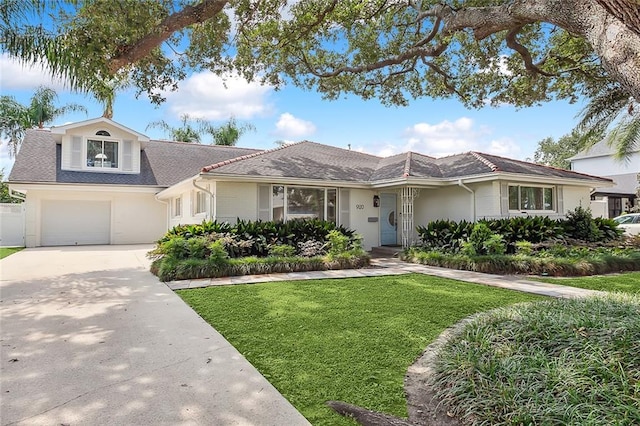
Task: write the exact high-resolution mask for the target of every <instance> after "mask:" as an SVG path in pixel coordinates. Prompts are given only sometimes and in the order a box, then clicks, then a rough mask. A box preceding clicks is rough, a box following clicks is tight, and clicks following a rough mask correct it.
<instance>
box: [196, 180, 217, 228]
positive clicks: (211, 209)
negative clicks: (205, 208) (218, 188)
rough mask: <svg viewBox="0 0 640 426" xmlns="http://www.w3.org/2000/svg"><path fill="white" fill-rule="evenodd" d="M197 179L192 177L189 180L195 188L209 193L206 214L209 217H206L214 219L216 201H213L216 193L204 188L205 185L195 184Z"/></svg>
mask: <svg viewBox="0 0 640 426" xmlns="http://www.w3.org/2000/svg"><path fill="white" fill-rule="evenodd" d="M197 181H198V178H194V179H193V180H192V181H191V184H192V185H193V186H194V187H195V188H197V189H199V190H201V191H204V192H206V193H207V194H209V214H208V216H209V217H208V219H209V220H211V221H213V220H216V219H215V218H216V216H217V211H216V203H215V198H216V195H215V194H214V193H213V192H211V191H209V190H208V189H207V188H205V187H203V186H198V185H197V184H196V182H197Z"/></svg>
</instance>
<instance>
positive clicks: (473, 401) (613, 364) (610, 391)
mask: <svg viewBox="0 0 640 426" xmlns="http://www.w3.org/2000/svg"><path fill="white" fill-rule="evenodd" d="M639 352H640V295H637V294H636V295H625V294H611V295H608V296H607V297H599V298H587V299H573V300H566V299H558V300H549V301H546V302H542V303H536V304H527V305H517V306H512V307H508V308H502V309H499V310H496V311H493V312H490V313H487V314H483V315H481V316H480V317H478V318H476V319H475V320H474V321H473V322H472V323H471V324H469V325H467V326H466V327H465V329H464V330H463V332H462V333H460V335H458V336H457V337H456V338H454V339H452V340H451V341H450V342H449V343H448V344H447V345H446V346H445V347H444V349H443V351H442V352H441V353H440V358H439V360H438V361H437V363H436V365H435V368H436V371H437V378H436V385H437V386H438V388H439V393H438V395H439V397H440V398H441V400H443V401H444V403H445V404H446V405H445V406H446V408H447V409H448V410H449V411H452V412H453V413H454V414H456V415H457V416H459V417H462V418H464V420H466V422H465V424H473V425H480V424H485V425H488V424H491V425H493V424H501V425H504V424H513V425H520V424H526V425H531V424H533V425H575V426H578V425H580V426H582V425H593V426H597V425H638V424H640V382H639V379H640V358H639V357H638V353H639Z"/></svg>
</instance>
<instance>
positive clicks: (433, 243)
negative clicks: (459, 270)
mask: <svg viewBox="0 0 640 426" xmlns="http://www.w3.org/2000/svg"><path fill="white" fill-rule="evenodd" d="M472 229H473V222H467V221H466V220H462V221H460V222H455V221H453V220H444V219H438V220H434V221H431V222H429V223H427V225H426V226H417V227H416V231H417V232H418V235H419V236H420V239H421V240H422V244H423V246H424V247H425V248H427V249H429V248H437V249H439V250H444V251H451V252H456V251H458V250H460V247H461V245H462V243H463V242H464V241H466V240H467V239H468V238H469V235H470V234H471V231H472Z"/></svg>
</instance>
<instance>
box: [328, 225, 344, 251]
mask: <svg viewBox="0 0 640 426" xmlns="http://www.w3.org/2000/svg"><path fill="white" fill-rule="evenodd" d="M327 240H328V244H327V247H328V250H327V252H328V253H329V254H330V255H333V256H335V255H338V254H341V253H344V252H346V251H347V250H349V237H347V236H346V235H343V234H342V233H341V232H340V231H336V230H333V231H330V232H329V233H328V234H327Z"/></svg>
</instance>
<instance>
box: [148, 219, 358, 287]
mask: <svg viewBox="0 0 640 426" xmlns="http://www.w3.org/2000/svg"><path fill="white" fill-rule="evenodd" d="M149 257H150V258H151V259H153V263H152V265H151V272H152V273H153V274H155V275H157V276H158V278H160V280H162V281H172V280H186V279H198V278H215V277H226V276H236V275H250V274H269V273H276V272H306V271H319V270H329V269H348V268H362V267H364V266H367V265H368V264H369V256H368V254H367V253H366V252H365V251H364V250H363V249H362V241H361V238H360V237H359V236H358V235H356V234H355V233H354V232H353V231H352V230H349V229H346V228H344V227H341V226H336V225H335V224H334V223H333V222H326V221H321V220H293V221H289V222H286V223H282V222H260V221H258V222H245V221H238V223H237V224H235V225H229V224H228V223H217V222H203V223H202V224H201V225H186V226H178V227H175V228H173V229H172V230H170V231H169V232H168V233H167V235H165V237H163V238H162V239H161V240H160V241H158V243H157V245H156V248H155V249H154V250H152V251H151V252H149Z"/></svg>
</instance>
